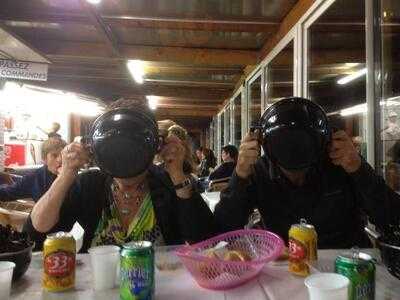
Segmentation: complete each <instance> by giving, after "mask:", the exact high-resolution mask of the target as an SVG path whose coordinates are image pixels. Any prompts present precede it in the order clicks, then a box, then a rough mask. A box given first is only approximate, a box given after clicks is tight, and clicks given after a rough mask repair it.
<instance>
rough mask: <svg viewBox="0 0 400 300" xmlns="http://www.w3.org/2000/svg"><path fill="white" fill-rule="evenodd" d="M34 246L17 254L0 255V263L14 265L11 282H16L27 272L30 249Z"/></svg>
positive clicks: (29, 262)
mask: <svg viewBox="0 0 400 300" xmlns="http://www.w3.org/2000/svg"><path fill="white" fill-rule="evenodd" d="M33 246H34V244H33V243H32V244H31V245H30V246H29V247H26V248H25V249H22V250H20V251H17V252H7V253H0V261H12V262H13V263H15V268H14V273H13V281H16V280H18V279H19V278H20V277H21V276H22V275H24V274H25V272H26V270H28V268H29V265H30V264H31V260H32V249H33Z"/></svg>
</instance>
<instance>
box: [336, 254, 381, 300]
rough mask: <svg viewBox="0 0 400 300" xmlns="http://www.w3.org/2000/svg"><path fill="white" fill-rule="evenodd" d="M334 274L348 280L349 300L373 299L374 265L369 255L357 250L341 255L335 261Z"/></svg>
mask: <svg viewBox="0 0 400 300" xmlns="http://www.w3.org/2000/svg"><path fill="white" fill-rule="evenodd" d="M335 272H336V273H339V274H342V275H344V276H346V277H347V278H349V280H350V286H349V300H373V299H375V264H374V262H373V260H372V257H371V256H370V255H368V254H366V253H362V252H359V251H357V250H351V251H349V252H345V253H342V254H341V255H339V256H338V257H337V258H336V260H335Z"/></svg>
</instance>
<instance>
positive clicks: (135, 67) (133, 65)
mask: <svg viewBox="0 0 400 300" xmlns="http://www.w3.org/2000/svg"><path fill="white" fill-rule="evenodd" d="M126 65H127V67H128V70H129V72H130V73H131V75H132V77H133V79H134V80H135V81H136V82H137V83H139V84H142V83H143V82H144V79H143V77H144V62H143V61H141V60H128V62H127V63H126Z"/></svg>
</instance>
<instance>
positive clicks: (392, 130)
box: [378, 0, 400, 191]
mask: <svg viewBox="0 0 400 300" xmlns="http://www.w3.org/2000/svg"><path fill="white" fill-rule="evenodd" d="M381 10H382V11H381V20H382V23H381V35H382V45H381V47H382V48H381V49H382V75H383V76H382V79H383V80H382V100H383V102H382V103H381V104H382V106H381V108H382V112H381V123H382V124H381V126H382V127H381V131H380V138H381V139H382V154H383V158H382V160H383V167H384V174H385V178H386V182H387V183H388V185H389V186H390V187H391V188H392V189H394V190H395V191H399V190H400V176H399V171H400V142H399V140H400V126H399V119H400V85H399V84H398V82H399V79H400V70H399V68H398V66H399V63H400V31H399V28H400V21H399V20H400V1H398V0H382V1H381ZM378 138H379V137H378Z"/></svg>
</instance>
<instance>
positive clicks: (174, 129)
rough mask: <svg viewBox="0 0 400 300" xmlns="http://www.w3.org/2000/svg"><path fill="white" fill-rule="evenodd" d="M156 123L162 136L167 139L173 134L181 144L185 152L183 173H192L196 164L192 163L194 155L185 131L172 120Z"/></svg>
mask: <svg viewBox="0 0 400 300" xmlns="http://www.w3.org/2000/svg"><path fill="white" fill-rule="evenodd" d="M157 123H158V130H159V132H160V134H161V135H162V136H164V137H167V136H168V135H170V134H173V135H175V136H177V137H178V138H179V139H180V140H181V141H182V142H183V145H184V147H185V150H186V153H185V161H184V163H183V169H184V170H183V171H184V172H185V173H186V174H190V173H193V172H194V170H195V169H196V163H195V161H194V153H193V149H192V146H191V142H190V137H189V135H188V133H187V131H186V129H185V128H183V127H182V126H180V125H178V124H177V123H176V122H174V121H172V120H160V121H158V122H157Z"/></svg>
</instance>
